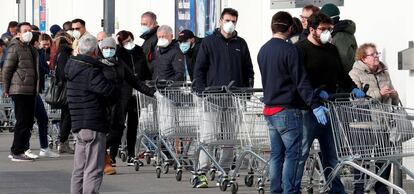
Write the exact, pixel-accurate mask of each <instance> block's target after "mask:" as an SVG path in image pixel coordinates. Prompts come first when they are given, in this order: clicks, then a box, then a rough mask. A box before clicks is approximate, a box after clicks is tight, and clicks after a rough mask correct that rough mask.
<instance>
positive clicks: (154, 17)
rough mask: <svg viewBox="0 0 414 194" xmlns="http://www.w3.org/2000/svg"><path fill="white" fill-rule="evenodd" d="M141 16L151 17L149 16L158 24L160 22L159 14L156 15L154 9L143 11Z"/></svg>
mask: <svg viewBox="0 0 414 194" xmlns="http://www.w3.org/2000/svg"><path fill="white" fill-rule="evenodd" d="M141 17H149V18H151V20H152V22H154V24H155V25H157V24H158V22H157V15H155V13H154V12H152V11H147V12H145V13H143V14H142V15H141Z"/></svg>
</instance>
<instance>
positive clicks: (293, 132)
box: [266, 109, 303, 194]
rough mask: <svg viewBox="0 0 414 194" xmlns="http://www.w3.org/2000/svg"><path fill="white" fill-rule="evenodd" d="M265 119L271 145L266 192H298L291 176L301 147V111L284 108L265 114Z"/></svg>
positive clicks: (294, 172)
mask: <svg viewBox="0 0 414 194" xmlns="http://www.w3.org/2000/svg"><path fill="white" fill-rule="evenodd" d="M266 121H267V124H268V127H269V138H270V146H271V155H270V161H269V178H270V193H272V194H276V193H278V194H281V193H284V194H287V193H289V194H291V193H294V194H296V193H300V186H299V187H296V186H295V180H296V179H297V177H296V176H297V175H298V173H297V170H298V166H299V159H300V156H301V150H302V143H301V141H302V127H303V124H302V113H301V111H300V110H298V109H285V110H283V111H281V112H279V113H277V114H275V115H272V116H267V117H266ZM299 179H300V178H299Z"/></svg>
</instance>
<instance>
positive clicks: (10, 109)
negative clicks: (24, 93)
mask: <svg viewBox="0 0 414 194" xmlns="http://www.w3.org/2000/svg"><path fill="white" fill-rule="evenodd" d="M0 84H1V83H0ZM15 123H16V119H15V117H14V106H13V102H12V100H11V98H10V97H5V96H3V95H2V94H1V97H0V132H1V131H2V130H3V129H5V130H8V131H12V129H13V127H14V124H15Z"/></svg>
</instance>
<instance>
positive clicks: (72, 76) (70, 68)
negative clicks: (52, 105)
mask: <svg viewBox="0 0 414 194" xmlns="http://www.w3.org/2000/svg"><path fill="white" fill-rule="evenodd" d="M99 66H102V65H101V64H100V62H99V61H98V60H96V59H94V58H92V57H89V56H86V55H77V56H75V57H72V58H70V59H69V61H68V63H67V64H66V67H65V76H66V79H67V85H66V86H67V100H68V104H69V109H70V115H71V119H72V131H73V132H74V133H76V132H78V131H79V130H81V129H91V130H94V131H98V132H104V133H107V132H108V131H109V121H108V119H107V118H108V117H107V111H106V108H107V102H106V101H107V100H106V97H108V96H110V95H111V93H112V91H113V90H114V86H113V83H111V82H110V81H108V80H107V79H106V78H105V77H104V74H103V72H102V69H101V68H100V67H99Z"/></svg>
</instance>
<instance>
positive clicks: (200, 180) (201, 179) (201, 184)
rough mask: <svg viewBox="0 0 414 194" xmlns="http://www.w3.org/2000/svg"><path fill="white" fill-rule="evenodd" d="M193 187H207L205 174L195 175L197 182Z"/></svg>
mask: <svg viewBox="0 0 414 194" xmlns="http://www.w3.org/2000/svg"><path fill="white" fill-rule="evenodd" d="M195 188H208V182H207V177H206V175H198V176H197V183H196V185H195Z"/></svg>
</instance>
